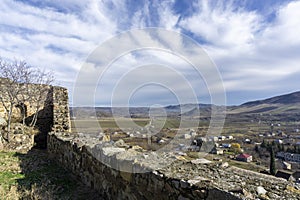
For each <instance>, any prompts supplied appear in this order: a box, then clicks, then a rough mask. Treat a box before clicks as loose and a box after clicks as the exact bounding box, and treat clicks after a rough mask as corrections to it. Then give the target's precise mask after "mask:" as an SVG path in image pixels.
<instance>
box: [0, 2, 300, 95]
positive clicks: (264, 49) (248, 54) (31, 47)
mask: <svg viewBox="0 0 300 200" xmlns="http://www.w3.org/2000/svg"><path fill="white" fill-rule="evenodd" d="M24 2H25V1H24ZM31 2H35V3H36V5H35V4H28V3H22V2H21V1H10V0H3V1H2V2H1V3H2V4H1V7H0V31H1V34H0V56H1V57H3V58H8V59H13V58H16V59H25V60H26V61H27V62H28V63H29V64H32V65H36V66H42V67H46V68H48V69H51V70H54V71H55V73H56V75H57V79H58V81H59V82H61V84H62V85H65V86H67V87H68V88H69V89H70V91H71V90H72V84H73V83H74V80H75V79H76V75H77V72H78V71H79V69H80V67H81V66H82V64H83V63H84V61H85V60H86V58H87V57H88V56H89V54H90V53H91V52H92V51H93V50H94V49H95V48H96V47H97V46H98V45H100V44H101V43H102V42H104V41H106V40H107V39H109V38H111V37H113V36H115V35H116V34H117V33H118V32H122V31H126V30H129V29H132V28H144V27H148V26H150V27H153V26H157V27H160V28H166V29H168V30H174V31H177V32H184V33H187V32H188V33H191V36H194V39H198V40H199V41H201V42H203V44H202V46H203V47H204V49H205V50H206V52H207V53H208V54H209V56H210V57H211V58H212V59H213V61H214V62H215V63H216V64H217V66H218V68H219V69H220V71H221V74H222V77H223V79H224V84H225V87H226V89H227V90H228V91H229V92H230V91H241V93H242V92H243V91H257V90H266V89H269V90H274V91H275V90H277V89H278V88H280V89H281V91H282V92H284V86H285V85H286V87H289V90H297V89H298V85H299V84H300V82H299V81H300V80H296V79H295V78H293V79H291V77H294V76H295V75H297V74H299V75H300V67H299V63H300V57H299V55H300V37H299V35H300V12H298V11H299V10H300V1H292V2H290V3H287V4H285V5H283V4H282V6H281V7H276V8H274V10H277V12H276V16H274V19H273V20H272V21H270V20H269V19H266V17H265V16H264V15H263V14H262V13H259V12H255V11H249V10H247V9H245V8H243V7H241V6H240V5H237V4H236V2H235V1H226V2H224V1H214V2H212V1H208V0H203V1H200V0H199V1H197V2H196V3H194V4H193V6H194V8H195V10H194V11H193V13H191V14H190V15H182V16H181V15H180V14H178V13H175V12H174V10H173V6H174V3H175V0H170V1H158V0H154V1H151V2H150V1H146V2H145V3H137V5H136V6H137V8H135V9H133V8H132V7H134V6H135V5H128V3H129V2H128V1H118V0H113V1H97V0H88V1H81V0H65V1H59V0H45V1H42V2H38V1H34V0H32V1H31ZM133 4H134V3H133ZM191 12H192V10H191ZM173 37H174V44H172V45H173V47H174V49H176V48H181V45H182V43H181V42H178V43H175V41H179V40H177V39H178V38H177V39H176V35H174V36H173ZM168 39H169V35H160V36H153V35H148V34H141V35H139V37H137V38H135V40H134V41H135V42H136V44H134V45H136V46H138V44H139V43H145V42H148V43H149V44H150V45H151V43H154V44H155V45H156V46H161V47H162V48H163V47H164V45H165V44H164V41H165V40H166V41H167V40H168ZM132 42H133V40H126V41H123V42H122V43H119V44H117V45H118V47H119V48H120V49H124V48H125V49H126V47H127V46H130V45H132ZM115 51H116V50H115V49H111V48H107V49H106V50H105V51H104V52H102V53H103V54H101V57H106V56H109V55H110V54H113V53H115ZM189 53H191V54H192V52H189ZM145 55H146V54H144V52H141V53H134V54H128V55H126V56H125V57H124V58H122V59H121V61H122V64H123V66H124V67H123V70H124V69H126V67H130V66H135V65H137V64H139V63H143V62H144V63H150V61H153V60H155V61H156V63H160V64H166V65H172V66H175V68H176V69H178V70H182V73H185V74H191V75H189V78H190V81H191V84H193V85H197V84H199V81H197V80H194V79H193V75H192V74H193V73H192V70H189V69H188V67H187V65H185V64H184V63H185V62H184V61H183V60H182V59H174V56H173V55H172V54H168V53H165V52H160V51H155V52H151V51H148V52H147V56H145ZM98 56H99V55H98ZM198 57H200V56H198ZM193 59H196V57H193ZM95 60H97V58H95ZM119 69H122V68H121V67H119V68H116V70H119ZM93 70H95V69H93ZM125 71H126V70H125ZM121 72H124V71H122V70H121V71H119V72H118V73H116V72H114V71H112V74H114V76H115V77H116V76H117V75H120V73H121ZM156 73H157V72H156ZM149 75H155V73H153V74H149ZM213 78H214V77H212V79H211V80H213ZM291 81H293V82H294V84H291ZM200 85H201V84H200ZM201 87H202V85H201ZM108 88H110V87H108ZM206 92H207V91H206ZM277 93H278V92H277Z"/></svg>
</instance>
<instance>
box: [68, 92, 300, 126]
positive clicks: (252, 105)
mask: <svg viewBox="0 0 300 200" xmlns="http://www.w3.org/2000/svg"><path fill="white" fill-rule="evenodd" d="M225 108H226V114H227V116H226V118H227V120H232V121H248V120H249V119H254V118H256V117H257V116H258V115H259V116H260V117H259V118H260V119H262V118H263V117H265V118H266V120H267V119H268V118H270V116H272V119H274V120H280V121H284V120H292V121H300V92H294V93H290V94H285V95H280V96H276V97H272V98H268V99H264V100H257V101H250V102H247V103H244V104H242V105H239V106H227V107H225ZM152 109H153V110H152ZM164 109H165V111H164V112H166V113H167V115H168V116H169V117H176V118H177V117H179V116H182V117H193V118H198V117H199V118H201V119H209V118H210V115H211V113H212V109H215V110H219V111H222V112H223V111H224V106H217V105H212V104H182V105H170V106H166V107H164ZM70 110H71V116H74V117H76V118H77V119H85V118H91V117H95V116H97V117H112V116H122V117H133V118H140V117H142V118H145V117H146V118H147V117H149V112H150V108H148V107H130V108H129V113H128V112H126V110H127V109H126V108H122V107H120V108H113V109H112V108H110V107H96V108H92V107H77V108H76V107H72V108H70ZM151 112H156V114H158V116H159V115H160V113H161V114H162V115H161V116H164V115H165V113H164V112H162V110H161V109H160V108H158V109H155V108H151ZM152 114H153V113H152Z"/></svg>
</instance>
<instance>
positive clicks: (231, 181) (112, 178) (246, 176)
mask: <svg viewBox="0 0 300 200" xmlns="http://www.w3.org/2000/svg"><path fill="white" fill-rule="evenodd" d="M48 139H49V142H48V149H49V152H50V154H51V155H53V156H54V157H55V158H56V160H58V161H59V162H60V163H62V164H63V165H64V166H65V167H66V168H68V169H70V170H72V171H73V173H74V174H76V175H78V176H79V177H80V178H81V180H83V182H85V183H86V184H87V185H90V186H91V187H92V188H94V189H96V190H98V191H99V192H100V193H102V194H104V196H105V197H106V198H107V199H179V198H187V199H213V200H215V199H228V200H236V199H259V198H265V199H267V198H269V199H275V200H276V199H297V198H299V195H298V194H297V193H294V192H292V190H291V189H289V190H286V188H287V185H288V184H289V182H287V181H284V180H282V179H278V178H276V177H273V176H268V175H264V174H259V173H255V172H251V171H247V170H243V169H239V168H236V167H232V166H226V167H225V166H222V164H221V163H220V162H212V163H207V162H204V163H203V162H194V163H192V162H189V161H179V160H177V159H176V156H175V155H174V153H173V154H172V153H171V152H170V153H158V152H147V153H145V152H143V151H136V150H135V149H136V148H129V149H127V148H121V147H116V146H114V145H112V144H110V143H109V142H106V143H101V142H99V140H98V144H95V138H93V137H90V138H89V137H88V136H82V138H77V137H75V136H74V135H73V136H72V134H70V135H69V136H68V137H66V136H64V134H60V133H51V134H49V136H48ZM82 145H83V146H82ZM78 146H81V148H78ZM137 149H138V148H137ZM168 159H173V162H169V161H171V160H168ZM166 160H168V162H169V163H170V164H169V165H167V166H165V167H163V168H160V169H158V168H157V167H158V166H159V165H161V163H163V161H166ZM104 161H105V162H104ZM111 167H113V168H111ZM151 169H155V170H151ZM119 170H123V172H122V171H119ZM135 172H139V173H135ZM140 172H146V173H140ZM258 186H261V187H263V188H264V190H266V191H268V192H266V193H265V194H260V195H259V194H258V192H257V188H258ZM275 186H276V187H275ZM263 193H264V192H263Z"/></svg>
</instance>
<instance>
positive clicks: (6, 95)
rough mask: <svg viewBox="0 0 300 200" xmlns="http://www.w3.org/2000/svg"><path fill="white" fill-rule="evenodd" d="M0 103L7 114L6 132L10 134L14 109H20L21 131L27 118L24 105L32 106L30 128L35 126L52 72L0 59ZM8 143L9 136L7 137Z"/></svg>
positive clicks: (24, 63) (52, 79) (20, 62)
mask: <svg viewBox="0 0 300 200" xmlns="http://www.w3.org/2000/svg"><path fill="white" fill-rule="evenodd" d="M0 77H2V79H1V80H0V85H1V86H0V101H1V103H2V105H3V107H4V108H5V110H6V114H7V131H8V132H10V129H11V121H12V114H13V109H14V107H16V106H17V107H19V108H21V114H22V123H23V127H22V131H23V133H24V126H25V119H26V117H27V107H26V103H29V104H31V105H33V104H34V106H33V107H34V112H33V113H34V114H33V117H32V121H31V123H30V126H35V124H36V122H37V118H38V111H39V110H40V109H41V107H42V105H43V104H44V102H45V101H46V98H47V94H48V92H49V89H50V87H49V85H50V84H51V83H53V82H54V76H53V72H46V71H45V70H40V69H38V68H33V67H31V66H29V65H27V64H26V62H24V61H15V62H11V63H10V62H4V61H2V60H1V58H0ZM7 139H8V141H9V139H10V138H9V134H8V137H7Z"/></svg>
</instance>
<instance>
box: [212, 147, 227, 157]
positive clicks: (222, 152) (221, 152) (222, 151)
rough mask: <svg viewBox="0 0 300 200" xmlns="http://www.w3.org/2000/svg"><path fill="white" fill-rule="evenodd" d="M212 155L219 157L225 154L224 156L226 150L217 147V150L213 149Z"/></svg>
mask: <svg viewBox="0 0 300 200" xmlns="http://www.w3.org/2000/svg"><path fill="white" fill-rule="evenodd" d="M211 153H212V154H217V155H223V154H224V150H223V149H220V148H216V147H215V148H213V149H212V150H211Z"/></svg>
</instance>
